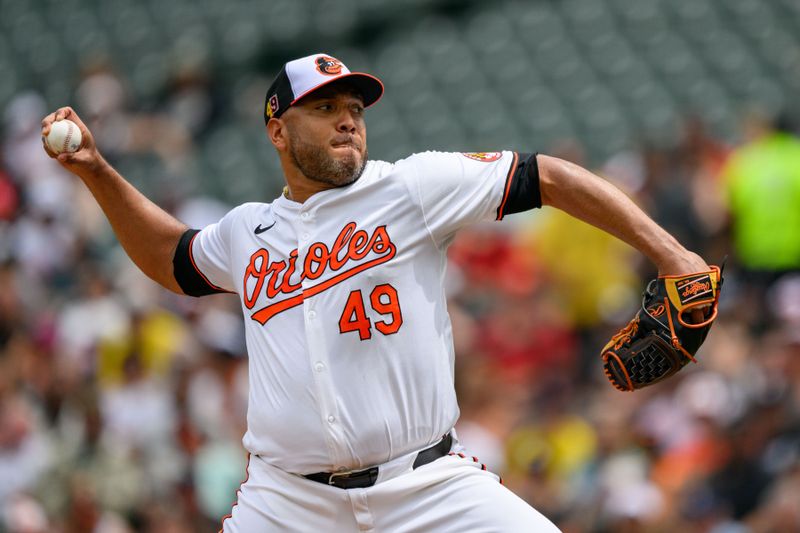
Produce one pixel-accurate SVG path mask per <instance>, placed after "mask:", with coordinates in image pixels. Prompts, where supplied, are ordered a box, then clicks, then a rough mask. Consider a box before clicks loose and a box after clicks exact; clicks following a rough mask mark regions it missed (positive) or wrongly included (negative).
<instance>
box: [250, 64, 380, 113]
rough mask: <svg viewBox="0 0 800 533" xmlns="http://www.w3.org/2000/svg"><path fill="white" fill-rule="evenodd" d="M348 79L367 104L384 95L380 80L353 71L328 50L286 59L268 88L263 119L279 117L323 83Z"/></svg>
mask: <svg viewBox="0 0 800 533" xmlns="http://www.w3.org/2000/svg"><path fill="white" fill-rule="evenodd" d="M345 78H346V79H347V80H348V81H349V82H350V83H352V84H353V86H355V87H356V89H358V90H359V92H360V93H361V96H362V97H363V98H364V107H369V106H371V105H372V104H374V103H375V102H377V101H378V100H379V99H380V97H381V96H382V95H383V83H382V82H381V80H379V79H378V78H376V77H375V76H372V75H371V74H365V73H364V72H350V69H348V68H347V67H346V66H345V65H344V63H342V62H341V61H339V60H338V59H336V58H335V57H333V56H331V55H328V54H313V55H310V56H306V57H301V58H300V59H295V60H293V61H289V62H288V63H286V64H285V65H284V66H283V68H282V69H281V71H280V72H279V73H278V76H277V77H276V78H275V81H273V82H272V85H270V87H269V89H268V90H267V98H266V101H265V103H264V121H266V122H269V119H271V118H279V117H280V116H281V115H282V114H283V113H285V112H286V110H287V109H289V107H291V106H292V105H294V104H295V103H296V102H297V101H298V100H300V99H301V98H303V97H304V96H306V95H308V94H311V93H312V92H314V91H316V90H317V89H319V88H320V87H324V86H325V85H328V84H329V83H333V82H334V81H338V80H341V79H345Z"/></svg>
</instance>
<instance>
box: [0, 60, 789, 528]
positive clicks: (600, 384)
mask: <svg viewBox="0 0 800 533" xmlns="http://www.w3.org/2000/svg"><path fill="white" fill-rule="evenodd" d="M207 82H208V80H207V79H205V78H203V77H202V76H198V75H197V73H192V72H187V73H186V75H185V76H179V77H178V78H177V79H176V81H175V83H174V84H173V85H172V87H171V89H170V91H169V92H168V94H167V95H166V96H165V97H164V99H163V102H162V105H161V106H159V107H158V108H157V109H154V110H151V111H148V112H143V111H137V112H133V111H131V109H130V108H129V105H128V104H126V101H125V95H124V89H123V85H122V83H121V82H120V80H119V79H118V78H116V77H115V76H114V75H113V73H111V72H108V71H105V70H103V69H97V70H95V71H92V72H88V73H87V75H86V77H85V78H84V79H83V81H82V82H81V84H80V86H79V87H78V89H77V92H76V96H75V102H76V107H77V109H78V111H79V113H80V114H81V115H82V116H83V117H84V120H85V121H86V122H87V124H88V125H89V127H90V128H91V129H92V130H93V132H94V134H95V136H96V138H97V140H98V144H99V145H100V148H101V150H102V151H103V153H104V154H105V155H106V157H107V158H108V159H109V160H110V161H111V162H112V163H113V164H119V163H124V162H125V161H130V160H131V159H136V158H140V159H150V160H152V161H154V164H153V168H155V169H157V171H158V176H160V177H161V178H163V180H162V181H159V179H156V182H157V184H158V185H157V186H156V187H151V188H150V189H151V190H148V191H147V192H148V193H149V194H150V196H151V197H152V198H153V199H154V200H155V201H157V202H158V203H159V204H160V205H162V206H163V207H165V208H166V209H168V210H169V211H170V212H172V213H173V214H175V215H176V216H177V217H178V218H179V219H181V220H182V221H184V222H185V223H187V224H189V225H190V226H193V227H202V226H204V225H206V224H208V223H211V222H214V221H215V220H217V219H219V218H220V217H221V216H222V214H224V213H225V212H226V211H227V209H229V208H230V207H232V206H229V205H226V204H225V203H223V202H221V201H220V200H219V199H214V198H211V197H208V196H204V195H203V194H202V193H203V191H202V189H200V188H197V187H194V186H193V185H192V182H191V179H190V176H191V171H192V167H191V164H190V162H191V161H192V156H191V154H192V151H193V150H195V149H196V143H197V140H198V139H199V138H201V137H202V136H203V135H204V134H206V133H207V131H208V125H209V124H210V123H212V122H213V121H214V117H215V109H216V103H215V99H214V95H213V92H211V91H210V90H209V87H208V83H207ZM260 96H261V95H260V94H258V96H257V97H258V98H260ZM256 109H258V106H256ZM50 111H52V110H51V109H47V106H46V104H45V103H44V100H43V99H42V97H41V96H40V95H38V94H36V93H33V92H31V93H21V94H19V95H18V96H16V97H15V98H14V99H13V100H12V101H11V103H10V104H9V105H8V106H7V107H6V109H5V110H4V111H3V112H4V115H3V118H4V122H3V129H2V136H1V137H0V143H1V146H2V152H0V532H8V533H43V532H62V533H77V532H92V533H131V532H148V533H149V532H159V533H181V532H205V531H217V530H218V528H219V524H220V520H221V518H222V517H223V516H224V515H226V514H228V513H229V512H230V509H231V506H232V504H233V503H234V501H235V498H236V490H237V488H238V486H239V484H240V483H241V481H242V479H243V477H244V474H245V463H246V453H245V451H244V450H243V448H242V446H241V437H242V435H243V433H244V430H245V414H246V408H247V405H246V404H247V354H246V350H245V346H244V338H243V326H242V317H241V312H240V307H239V303H238V301H237V299H236V298H235V297H231V296H227V295H223V296H213V297H206V298H202V299H193V298H188V297H179V296H176V295H174V294H172V293H170V292H168V291H166V290H163V289H161V288H159V287H158V286H156V285H155V284H154V283H153V282H151V281H150V280H148V279H146V278H145V277H144V276H143V275H142V274H141V273H139V272H138V270H136V268H135V267H134V266H133V264H132V263H131V262H130V260H129V259H128V258H127V257H126V256H125V254H124V252H122V250H121V249H120V248H119V246H118V245H117V244H116V242H115V240H114V237H113V234H112V233H111V231H110V228H109V226H108V225H107V223H106V222H105V219H104V217H103V215H102V212H101V211H100V210H99V208H98V207H97V206H96V205H95V204H94V202H93V200H92V198H91V196H90V195H89V193H88V192H87V191H86V190H85V188H84V187H83V186H82V184H81V183H80V181H79V180H77V179H76V178H74V177H72V176H70V175H68V174H66V173H65V172H64V171H63V170H62V169H61V168H60V167H59V166H58V164H56V163H55V162H53V161H52V160H50V159H48V158H47V157H46V155H45V153H44V151H43V150H42V147H41V139H40V121H41V119H42V118H43V117H44V116H45V115H46V114H47V113H48V112H50ZM367 121H368V124H369V116H368V117H367ZM431 148H436V147H431ZM491 148H497V149H500V148H503V147H491ZM531 148H532V149H541V150H542V152H545V153H549V154H552V155H557V156H561V157H564V158H566V159H569V160H571V161H574V162H576V163H579V164H582V165H584V166H587V167H588V168H591V169H592V170H594V171H595V172H597V173H598V174H600V175H602V176H604V177H606V178H607V179H609V180H611V181H612V182H613V183H615V184H616V185H617V186H619V187H620V188H622V189H623V190H624V191H626V192H627V193H628V194H630V195H631V196H632V197H633V198H634V199H635V200H636V201H637V202H638V203H639V204H640V205H641V206H643V207H644V208H645V210H646V211H647V212H648V213H650V214H651V215H652V216H653V217H654V218H655V219H656V220H657V221H658V222H659V223H660V224H661V225H663V226H664V227H665V228H666V229H667V230H669V231H670V232H671V233H673V234H674V235H675V236H676V237H678V239H679V240H681V242H683V243H684V244H685V245H687V247H689V248H691V249H692V250H695V251H697V252H698V253H700V254H701V255H703V257H704V258H705V259H706V260H707V261H708V262H709V263H720V262H721V261H722V260H723V258H724V257H725V256H727V262H726V265H725V271H724V273H725V287H724V291H723V293H722V300H721V310H720V316H719V318H718V320H717V322H716V324H715V326H714V328H713V329H712V331H711V334H710V335H709V338H708V340H707V342H706V344H705V345H704V346H703V347H702V348H701V351H700V352H699V355H698V360H699V364H698V365H689V367H687V368H686V369H684V370H683V371H682V372H681V373H680V374H679V375H677V376H676V377H674V378H672V379H670V380H668V381H666V382H663V383H661V384H658V385H657V386H654V387H651V388H649V389H646V390H642V391H638V392H636V393H633V394H630V393H621V392H618V391H616V390H615V389H613V388H612V387H611V386H610V385H609V384H608V383H607V382H606V381H605V377H604V376H603V374H602V371H601V369H600V362H599V350H600V348H601V347H602V346H603V345H604V344H605V342H606V340H607V339H608V338H609V337H610V335H611V334H612V333H613V332H614V331H615V330H617V329H618V328H620V327H621V326H623V325H624V323H625V322H626V321H627V320H628V319H629V318H630V317H631V315H632V313H633V312H634V310H635V309H636V307H637V305H638V302H639V298H640V293H641V290H642V285H643V280H644V279H647V278H648V277H652V276H653V275H655V274H656V272H655V270H654V266H653V265H652V264H649V263H648V262H647V261H646V260H645V259H644V258H642V257H641V256H640V255H639V254H638V253H637V252H636V251H635V250H632V249H631V248H629V247H627V246H626V245H624V244H622V243H620V242H619V241H616V240H614V239H613V238H611V237H609V236H607V235H605V234H603V233H602V232H600V231H598V230H595V229H593V228H591V227H589V226H587V225H585V224H583V223H580V222H578V221H576V220H574V219H571V218H570V217H568V216H566V215H564V214H562V213H560V212H557V211H555V210H552V209H543V210H541V211H536V212H531V213H526V214H521V215H516V216H514V217H510V218H509V219H508V220H507V221H506V222H504V223H502V224H495V223H487V224H485V225H478V226H476V227H474V228H471V229H469V230H465V231H464V232H463V233H462V234H461V235H460V236H459V238H458V239H457V240H456V242H455V243H454V244H453V246H452V248H451V251H450V258H451V262H450V273H449V276H448V287H447V290H448V294H449V298H450V313H451V317H452V320H453V327H454V335H455V339H456V387H457V390H458V395H459V402H460V405H461V408H462V417H461V420H460V422H459V425H458V426H457V430H458V434H459V436H460V438H461V440H462V442H463V443H464V444H465V445H466V446H467V448H468V449H469V450H470V451H471V452H472V453H473V454H474V455H476V456H478V457H479V458H480V460H481V461H482V462H484V463H486V464H487V465H488V466H489V468H490V470H493V471H495V472H497V473H498V474H500V475H501V476H502V477H503V480H504V483H505V484H506V485H507V486H508V487H509V488H511V489H512V490H514V491H515V492H516V493H517V494H519V495H520V496H521V497H523V498H524V499H526V500H527V501H529V502H530V503H531V504H532V505H533V506H535V507H536V508H537V509H539V510H540V511H541V512H542V513H544V514H545V515H547V516H548V517H550V518H551V519H553V520H554V521H555V522H556V523H557V524H558V525H559V527H560V528H562V529H563V530H564V531H565V532H567V533H579V532H580V533H583V532H585V533H604V532H622V533H625V532H662V531H663V532H666V531H681V532H689V533H693V532H697V533H701V532H702V533H750V532H752V533H778V532H780V533H784V532H792V531H800V497H798V495H799V494H800V140H799V139H798V137H797V131H796V130H793V126H792V124H790V123H789V122H788V121H787V120H784V119H783V118H782V117H778V119H776V118H775V117H764V116H761V115H759V114H757V113H752V114H749V115H748V116H746V117H744V119H743V122H742V129H741V136H740V138H738V139H724V140H722V139H715V138H713V137H712V136H711V135H709V134H708V133H707V132H706V131H705V129H704V127H703V124H702V122H700V121H699V120H692V119H687V121H686V125H685V129H684V134H683V136H682V138H681V139H680V142H679V143H678V144H676V145H674V146H666V147H665V146H661V147H654V146H631V147H630V148H629V149H627V150H625V151H622V152H620V153H618V154H616V155H614V156H613V157H611V158H609V159H608V160H606V161H589V160H587V159H586V157H585V155H584V153H583V150H582V148H581V146H580V145H579V144H578V143H576V142H575V141H572V140H564V141H563V142H559V143H557V144H555V145H553V146H549V147H531ZM263 149H264V150H270V148H269V146H268V145H267V143H266V141H265V142H264V148H263ZM220 179H221V180H235V176H220ZM280 185H281V184H280V183H279V182H278V181H273V182H272V183H271V184H269V185H268V186H265V189H266V190H269V191H271V192H270V193H269V194H267V195H266V196H265V197H263V198H251V200H254V201H258V200H262V201H270V200H271V199H272V198H273V197H274V195H275V194H277V191H279V190H280ZM272 192H274V193H275V194H272ZM270 194H272V195H270ZM279 430H280V428H276V431H279Z"/></svg>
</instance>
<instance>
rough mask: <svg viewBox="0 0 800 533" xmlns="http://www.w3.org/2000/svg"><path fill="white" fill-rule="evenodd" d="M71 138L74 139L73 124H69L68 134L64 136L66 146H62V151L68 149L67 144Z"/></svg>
mask: <svg viewBox="0 0 800 533" xmlns="http://www.w3.org/2000/svg"><path fill="white" fill-rule="evenodd" d="M70 139H72V124H67V134H66V135H65V136H64V146H62V147H61V151H62V152H66V151H67V146H69V141H70Z"/></svg>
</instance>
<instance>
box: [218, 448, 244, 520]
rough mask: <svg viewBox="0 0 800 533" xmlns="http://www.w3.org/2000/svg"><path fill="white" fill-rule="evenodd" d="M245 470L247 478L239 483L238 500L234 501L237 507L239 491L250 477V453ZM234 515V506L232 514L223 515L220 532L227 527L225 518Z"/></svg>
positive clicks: (237, 496)
mask: <svg viewBox="0 0 800 533" xmlns="http://www.w3.org/2000/svg"><path fill="white" fill-rule="evenodd" d="M244 471H245V478H244V481H242V482H241V483H240V484H239V488H238V490H237V491H236V501H235V502H233V507H236V506H237V505H239V493H241V492H242V485H244V484H245V483H247V480H248V479H250V454H249V453H248V454H247V466H246V467H244ZM232 516H233V508H231V514H229V515H225V516H223V517H222V527H221V528H220V529H219V533H222V532H223V530H224V529H225V520H227V519H228V518H230V517H232Z"/></svg>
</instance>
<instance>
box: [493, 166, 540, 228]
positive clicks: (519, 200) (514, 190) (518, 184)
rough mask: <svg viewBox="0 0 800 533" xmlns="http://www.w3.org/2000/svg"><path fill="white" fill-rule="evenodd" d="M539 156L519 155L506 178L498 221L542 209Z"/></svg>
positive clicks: (498, 210) (498, 209)
mask: <svg viewBox="0 0 800 533" xmlns="http://www.w3.org/2000/svg"><path fill="white" fill-rule="evenodd" d="M537 155H538V154H524V153H523V154H519V157H517V158H515V160H514V163H513V164H512V168H511V169H510V170H509V172H508V177H507V178H506V186H505V194H504V196H503V201H502V202H500V207H498V208H497V220H502V219H503V217H504V216H506V215H510V214H512V213H519V212H521V211H527V210H529V209H536V208H539V207H542V193H541V191H540V190H539V164H538V162H537V161H536V156H537Z"/></svg>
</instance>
